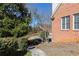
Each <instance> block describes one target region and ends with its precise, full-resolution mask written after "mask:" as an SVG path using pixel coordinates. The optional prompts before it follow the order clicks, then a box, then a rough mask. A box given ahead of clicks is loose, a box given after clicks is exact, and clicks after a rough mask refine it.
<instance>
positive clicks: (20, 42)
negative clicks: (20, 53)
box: [17, 38, 28, 50]
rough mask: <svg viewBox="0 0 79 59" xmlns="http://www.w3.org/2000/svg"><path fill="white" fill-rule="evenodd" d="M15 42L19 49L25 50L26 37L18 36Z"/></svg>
mask: <svg viewBox="0 0 79 59" xmlns="http://www.w3.org/2000/svg"><path fill="white" fill-rule="evenodd" d="M17 43H18V48H19V50H26V48H27V44H28V41H27V38H19V39H18V40H17Z"/></svg>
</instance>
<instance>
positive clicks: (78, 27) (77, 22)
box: [73, 13, 79, 30]
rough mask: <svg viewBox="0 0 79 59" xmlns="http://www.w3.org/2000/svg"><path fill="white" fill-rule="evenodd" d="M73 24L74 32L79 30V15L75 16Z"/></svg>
mask: <svg viewBox="0 0 79 59" xmlns="http://www.w3.org/2000/svg"><path fill="white" fill-rule="evenodd" d="M73 24H74V25H73V27H74V30H79V13H78V14H75V15H74V21H73Z"/></svg>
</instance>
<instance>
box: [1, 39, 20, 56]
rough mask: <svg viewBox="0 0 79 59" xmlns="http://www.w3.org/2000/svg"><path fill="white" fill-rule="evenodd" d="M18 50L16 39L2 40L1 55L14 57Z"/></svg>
mask: <svg viewBox="0 0 79 59" xmlns="http://www.w3.org/2000/svg"><path fill="white" fill-rule="evenodd" d="M17 48H18V46H17V41H16V39H15V38H0V55H13V54H14V53H15V52H16V51H17Z"/></svg>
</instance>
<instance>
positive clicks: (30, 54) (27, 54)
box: [24, 51, 32, 56]
mask: <svg viewBox="0 0 79 59" xmlns="http://www.w3.org/2000/svg"><path fill="white" fill-rule="evenodd" d="M24 56H32V52H31V51H28V52H27V53H26V54H25V55H24Z"/></svg>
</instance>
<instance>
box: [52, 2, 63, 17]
mask: <svg viewBox="0 0 79 59" xmlns="http://www.w3.org/2000/svg"><path fill="white" fill-rule="evenodd" d="M61 4H62V3H59V4H58V5H57V7H56V8H55V10H54V12H53V14H52V18H53V16H54V15H55V13H56V11H57V10H58V9H59V7H60V6H61Z"/></svg>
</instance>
